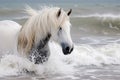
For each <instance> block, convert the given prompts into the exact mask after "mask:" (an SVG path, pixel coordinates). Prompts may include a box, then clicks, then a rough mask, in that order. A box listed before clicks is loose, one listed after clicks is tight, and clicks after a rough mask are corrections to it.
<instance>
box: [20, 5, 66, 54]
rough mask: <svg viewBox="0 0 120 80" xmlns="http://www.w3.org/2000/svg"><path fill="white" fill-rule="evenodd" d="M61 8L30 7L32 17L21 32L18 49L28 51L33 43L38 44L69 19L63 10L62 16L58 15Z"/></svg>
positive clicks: (28, 10)
mask: <svg viewBox="0 0 120 80" xmlns="http://www.w3.org/2000/svg"><path fill="white" fill-rule="evenodd" d="M59 9H60V8H58V7H46V8H43V9H42V10H40V11H37V10H34V9H32V8H30V7H28V8H27V9H26V12H27V13H28V14H29V15H30V18H29V19H28V20H27V22H26V23H25V25H24V26H23V27H22V29H21V31H20V33H19V36H18V51H20V52H21V53H28V52H29V51H30V49H31V47H32V46H33V45H37V44H38V42H39V41H40V40H41V39H43V38H44V37H45V36H46V35H47V34H48V33H50V34H52V33H54V30H56V29H55V28H58V27H59V26H60V25H62V24H63V22H64V20H65V19H68V17H67V14H66V13H65V12H64V11H63V10H61V15H60V17H59V18H58V17H57V15H56V14H57V12H58V11H59Z"/></svg>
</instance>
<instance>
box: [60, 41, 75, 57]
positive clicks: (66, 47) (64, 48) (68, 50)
mask: <svg viewBox="0 0 120 80" xmlns="http://www.w3.org/2000/svg"><path fill="white" fill-rule="evenodd" d="M61 46H62V51H63V53H64V55H68V54H70V53H71V52H72V51H73V49H74V46H72V47H71V46H69V45H68V44H65V43H62V44H61Z"/></svg>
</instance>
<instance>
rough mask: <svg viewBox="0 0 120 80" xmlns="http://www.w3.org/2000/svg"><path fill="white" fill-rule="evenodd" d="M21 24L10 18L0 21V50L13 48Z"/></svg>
mask: <svg viewBox="0 0 120 80" xmlns="http://www.w3.org/2000/svg"><path fill="white" fill-rule="evenodd" d="M20 29H21V26H20V25H19V24H18V23H16V22H14V21H10V20H4V21H0V50H13V49H14V48H15V47H16V44H17V37H18V33H19V31H20Z"/></svg>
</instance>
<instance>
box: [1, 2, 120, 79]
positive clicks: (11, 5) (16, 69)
mask: <svg viewBox="0 0 120 80" xmlns="http://www.w3.org/2000/svg"><path fill="white" fill-rule="evenodd" d="M119 3H120V1H119V0H86V1H85V0H66V1H64V0H61V1H57V0H45V1H42V0H34V1H33V0H24V1H21V0H0V20H13V21H16V22H18V23H19V24H21V25H23V24H24V23H25V21H26V19H27V18H28V15H27V14H26V13H25V12H24V9H25V6H26V5H30V6H31V7H33V8H35V9H40V8H41V7H42V6H59V7H61V8H63V9H64V10H66V11H68V10H69V9H70V8H72V10H73V12H72V15H71V16H70V19H71V24H72V27H71V28H72V29H71V35H72V39H73V42H74V44H75V49H74V51H73V52H72V53H71V54H70V55H67V56H65V55H63V53H62V51H61V47H60V46H59V45H58V44H56V43H54V42H50V43H49V46H50V51H51V56H50V58H49V60H48V62H47V63H44V64H40V65H35V64H33V63H31V62H30V61H29V60H28V59H25V58H23V57H20V56H18V55H15V54H11V52H9V51H8V50H5V51H2V50H0V80H21V79H22V80H119V79H120V4H119ZM6 41H7V40H6ZM1 54H4V55H1ZM25 69H27V70H29V71H30V72H26V71H25Z"/></svg>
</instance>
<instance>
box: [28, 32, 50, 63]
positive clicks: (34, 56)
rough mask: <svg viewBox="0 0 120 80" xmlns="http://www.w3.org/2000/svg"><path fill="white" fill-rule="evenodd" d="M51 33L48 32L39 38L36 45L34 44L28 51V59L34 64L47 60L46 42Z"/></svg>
mask: <svg viewBox="0 0 120 80" xmlns="http://www.w3.org/2000/svg"><path fill="white" fill-rule="evenodd" d="M50 37H51V35H50V34H48V35H47V36H46V37H45V38H44V39H42V40H40V42H39V44H38V45H34V46H33V47H32V49H31V52H30V60H31V61H33V62H34V63H35V64H39V63H43V62H45V61H47V60H48V57H49V55H50V51H49V46H48V42H49V40H50Z"/></svg>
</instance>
